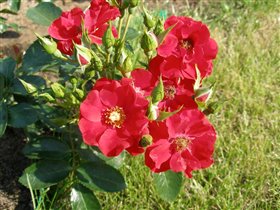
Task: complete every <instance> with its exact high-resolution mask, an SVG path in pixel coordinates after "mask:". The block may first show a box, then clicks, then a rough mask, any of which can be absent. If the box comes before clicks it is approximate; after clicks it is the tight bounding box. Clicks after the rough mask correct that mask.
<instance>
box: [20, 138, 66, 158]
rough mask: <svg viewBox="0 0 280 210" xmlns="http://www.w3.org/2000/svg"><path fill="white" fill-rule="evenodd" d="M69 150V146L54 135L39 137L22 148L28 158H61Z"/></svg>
mask: <svg viewBox="0 0 280 210" xmlns="http://www.w3.org/2000/svg"><path fill="white" fill-rule="evenodd" d="M70 152H71V150H70V148H69V147H68V146H67V145H66V144H64V143H63V142H61V141H59V140H57V139H56V138H55V137H40V138H38V139H36V140H35V141H32V142H29V143H28V144H26V145H25V147H24V148H23V154H24V155H25V156H27V157H28V158H30V159H41V158H44V159H63V158H65V157H67V156H68V155H69V153H70Z"/></svg>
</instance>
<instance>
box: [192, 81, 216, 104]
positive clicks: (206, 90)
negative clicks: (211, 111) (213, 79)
mask: <svg viewBox="0 0 280 210" xmlns="http://www.w3.org/2000/svg"><path fill="white" fill-rule="evenodd" d="M212 93H213V85H211V86H210V87H201V88H198V89H197V90H195V101H196V102H199V103H207V101H208V100H209V99H210V98H211V96H212Z"/></svg>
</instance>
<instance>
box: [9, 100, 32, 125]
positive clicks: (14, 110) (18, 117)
mask: <svg viewBox="0 0 280 210" xmlns="http://www.w3.org/2000/svg"><path fill="white" fill-rule="evenodd" d="M37 119H38V117H37V111H36V110H35V108H34V107H33V106H31V105H30V104H27V103H20V104H16V105H14V106H11V107H9V120H8V124H9V125H11V126H12V127H15V128H24V127H26V126H27V125H30V124H32V123H35V122H36V121H37Z"/></svg>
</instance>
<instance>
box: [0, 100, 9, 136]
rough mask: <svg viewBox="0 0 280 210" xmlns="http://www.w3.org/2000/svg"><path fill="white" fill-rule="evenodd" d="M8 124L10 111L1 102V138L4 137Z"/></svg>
mask: <svg viewBox="0 0 280 210" xmlns="http://www.w3.org/2000/svg"><path fill="white" fill-rule="evenodd" d="M7 122H8V110H7V106H6V104H5V103H4V102H0V137H1V136H3V135H4V133H5V130H6V127H7Z"/></svg>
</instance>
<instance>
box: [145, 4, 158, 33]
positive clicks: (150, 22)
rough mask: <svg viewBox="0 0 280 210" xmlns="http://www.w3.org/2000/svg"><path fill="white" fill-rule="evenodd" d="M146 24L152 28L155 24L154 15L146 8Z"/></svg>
mask: <svg viewBox="0 0 280 210" xmlns="http://www.w3.org/2000/svg"><path fill="white" fill-rule="evenodd" d="M143 16H144V24H145V26H146V27H147V28H148V29H149V30H150V29H151V28H153V27H154V26H155V21H154V18H153V16H152V15H150V14H149V13H148V12H147V11H146V9H144V15H143Z"/></svg>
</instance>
